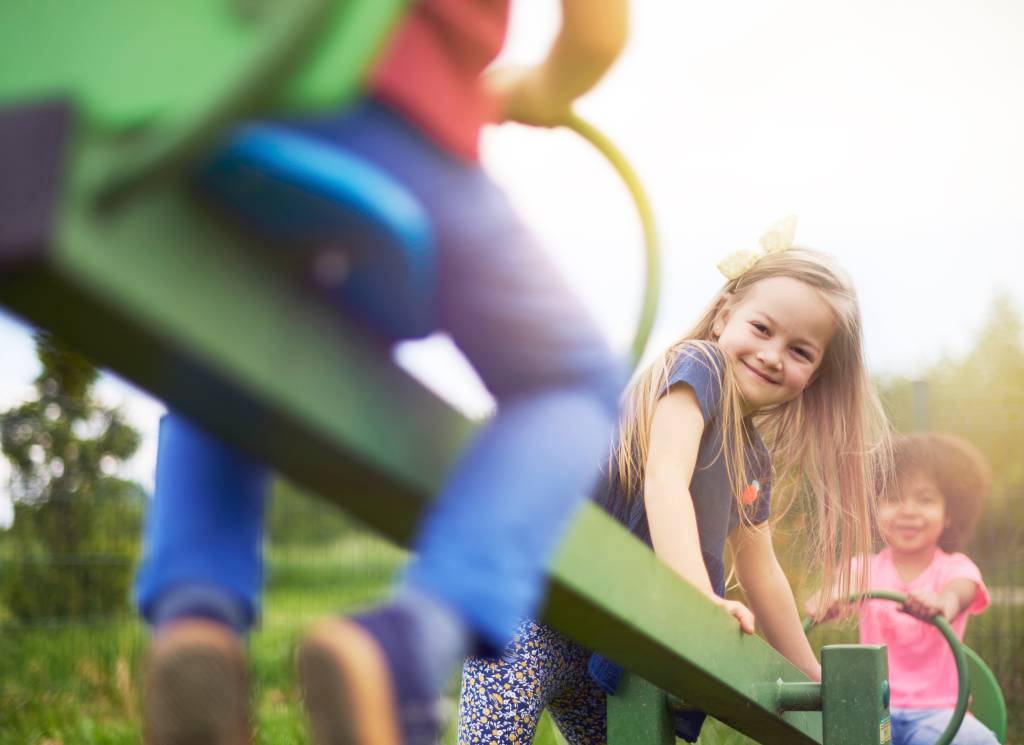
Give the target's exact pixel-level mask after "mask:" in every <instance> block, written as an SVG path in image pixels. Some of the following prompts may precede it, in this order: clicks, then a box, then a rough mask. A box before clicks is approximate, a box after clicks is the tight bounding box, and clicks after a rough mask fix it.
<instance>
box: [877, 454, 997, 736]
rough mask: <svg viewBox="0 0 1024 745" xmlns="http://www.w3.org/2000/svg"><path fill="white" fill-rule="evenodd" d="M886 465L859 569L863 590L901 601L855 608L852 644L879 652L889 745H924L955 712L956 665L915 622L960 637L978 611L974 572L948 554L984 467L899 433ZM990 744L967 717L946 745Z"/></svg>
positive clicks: (981, 492)
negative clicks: (876, 533) (876, 535)
mask: <svg viewBox="0 0 1024 745" xmlns="http://www.w3.org/2000/svg"><path fill="white" fill-rule="evenodd" d="M894 461H895V462H894V470H893V473H894V474H895V478H894V479H892V480H891V483H890V485H889V488H888V489H887V490H886V491H885V493H884V495H883V499H882V502H881V505H880V506H879V509H878V518H879V528H880V529H881V532H882V538H883V539H884V540H885V544H886V546H885V548H883V549H882V550H881V551H879V552H878V553H877V554H874V555H872V556H870V557H869V558H868V560H867V562H866V564H867V568H868V573H869V579H868V581H869V584H870V587H871V589H873V590H891V591H894V592H900V593H904V594H905V595H906V596H907V603H906V605H905V606H903V607H902V608H901V607H900V606H897V605H895V604H893V603H891V602H886V601H882V600H869V601H867V602H865V603H864V604H863V606H862V607H861V609H860V619H859V622H860V641H861V643H862V644H885V645H886V646H887V647H888V651H889V681H890V689H891V692H892V694H891V695H892V699H891V702H892V712H891V713H892V741H893V745H932V743H934V742H935V741H936V740H937V739H938V737H939V735H940V734H941V733H942V732H943V730H945V728H946V725H947V724H948V723H949V720H950V717H951V716H952V713H953V709H954V707H955V706H956V698H957V674H956V663H955V662H954V660H953V654H952V652H951V651H950V649H949V646H948V645H947V643H946V641H945V639H944V637H943V636H942V635H941V633H940V632H939V630H938V629H937V628H935V627H934V626H932V625H931V624H926V623H921V621H920V620H919V619H929V618H931V617H933V616H936V615H939V614H941V615H943V616H945V617H946V619H947V620H949V622H950V625H951V626H952V627H953V631H954V632H955V633H956V635H957V637H958V638H959V639H963V636H964V630H965V629H966V627H967V617H968V616H969V615H973V614H976V613H981V612H982V611H983V610H985V608H987V607H988V603H989V598H988V590H986V589H985V583H984V582H983V581H982V579H981V572H980V571H979V570H978V567H977V566H975V564H974V562H973V561H971V560H970V559H969V558H968V557H967V556H965V555H964V554H962V553H958V552H957V549H959V548H961V547H962V546H963V544H964V543H965V542H966V540H967V537H968V536H969V535H970V533H971V529H972V528H973V526H974V523H975V522H976V521H977V519H978V515H979V513H980V511H981V503H982V499H983V498H984V496H985V494H986V493H987V492H988V487H989V469H988V466H987V465H986V463H985V459H984V458H983V457H982V455H981V454H980V453H979V452H978V451H977V450H976V449H975V448H974V447H972V446H971V445H970V444H969V443H967V442H965V441H964V440H961V439H960V438H958V437H951V436H949V435H937V434H916V435H907V436H905V437H900V438H898V439H897V440H896V443H895V449H894ZM996 743H997V740H996V737H995V735H994V734H992V732H990V731H989V730H988V729H987V728H986V727H985V726H984V725H983V724H981V723H980V722H979V721H978V720H977V719H975V718H974V717H973V716H971V715H970V714H968V715H967V716H966V717H965V718H964V721H963V724H962V725H961V726H960V730H959V732H958V733H957V735H956V737H955V738H954V739H953V743H952V745H996Z"/></svg>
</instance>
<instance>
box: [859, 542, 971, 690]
mask: <svg viewBox="0 0 1024 745" xmlns="http://www.w3.org/2000/svg"><path fill="white" fill-rule="evenodd" d="M868 561H869V566H868V572H869V575H870V576H869V580H868V587H869V588H871V589H872V590H891V591H894V592H902V593H907V592H910V591H912V590H925V591H928V592H940V591H941V590H942V589H943V588H944V587H945V586H946V585H947V584H949V583H950V582H951V581H953V580H955V579H969V580H972V581H973V582H975V583H976V584H977V585H978V591H977V593H975V595H974V602H972V603H971V605H970V606H969V607H968V608H967V610H966V611H965V612H963V613H960V615H958V616H957V617H956V618H955V619H954V620H953V622H952V626H953V631H954V632H955V633H956V635H957V638H958V639H963V638H964V629H965V628H966V627H967V616H968V615H970V614H977V613H981V612H982V611H983V610H985V608H987V607H988V603H989V598H988V590H987V589H986V588H985V583H984V582H982V580H981V572H980V571H978V567H977V566H975V564H974V562H973V561H971V560H970V559H968V558H967V557H966V556H964V555H963V554H959V553H954V554H947V553H946V552H945V551H943V550H941V549H938V548H937V549H936V550H935V557H934V558H933V559H932V563H931V564H929V565H928V568H927V569H925V570H924V571H923V572H922V573H921V575H920V576H919V577H917V578H915V579H913V580H911V581H910V582H904V581H903V580H902V579H900V576H899V573H898V572H897V571H896V566H895V565H894V564H893V561H892V553H891V551H890V550H889V549H888V548H886V549H883V550H882V551H880V552H879V553H877V554H874V555H873V556H871V557H870V558H869V559H868ZM860 641H861V644H885V645H887V646H888V648H889V685H890V690H891V691H892V698H891V706H892V708H894V709H895V708H902V709H952V708H953V707H954V706H955V705H956V694H957V677H956V663H955V662H954V661H953V653H952V652H951V651H950V649H949V645H948V644H947V643H946V640H945V638H944V637H943V636H942V634H941V633H940V632H939V630H938V629H936V628H935V627H934V626H932V625H931V624H929V623H925V622H923V621H920V620H919V619H917V618H914V617H913V616H909V615H907V614H906V613H901V612H900V609H899V606H898V605H897V604H896V603H893V602H892V601H889V600H869V601H867V602H866V603H865V604H864V607H863V608H862V610H861V612H860Z"/></svg>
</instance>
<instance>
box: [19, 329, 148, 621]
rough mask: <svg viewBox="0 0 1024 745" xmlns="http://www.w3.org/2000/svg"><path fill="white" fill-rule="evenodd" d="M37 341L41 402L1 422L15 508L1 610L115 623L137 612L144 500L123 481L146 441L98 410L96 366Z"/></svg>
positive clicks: (54, 342) (110, 411) (48, 338)
mask: <svg viewBox="0 0 1024 745" xmlns="http://www.w3.org/2000/svg"><path fill="white" fill-rule="evenodd" d="M35 340H36V354H37V356H38V357H39V361H40V362H41V363H42V372H41V373H40V374H39V377H38V378H37V379H36V380H35V388H36V394H37V395H36V398H35V399H34V400H32V401H28V402H26V403H23V404H21V405H19V406H16V407H14V408H12V409H11V410H9V411H7V412H5V413H3V414H0V446H2V449H3V453H4V455H5V456H6V457H7V458H8V460H9V461H10V463H11V466H12V475H11V483H10V487H11V494H12V497H13V499H14V525H13V526H12V527H11V528H10V530H9V531H8V535H7V536H6V537H5V542H6V543H7V545H8V547H9V554H10V556H11V559H10V560H9V562H8V564H7V566H6V567H5V569H4V571H3V572H2V576H0V582H2V584H0V601H2V602H3V604H4V605H5V606H6V608H7V611H8V612H9V613H10V614H11V615H13V616H14V617H15V618H18V619H20V620H38V619H41V618H69V617H83V616H96V615H107V614H110V613H116V612H118V611H122V610H125V609H126V608H127V606H128V583H129V578H130V574H131V568H132V564H133V563H134V558H135V555H136V554H137V546H138V535H139V529H140V515H141V510H142V503H143V496H144V495H143V492H142V489H141V487H139V485H138V484H135V483H133V482H130V481H125V480H123V479H120V478H117V476H116V475H115V474H116V472H117V468H118V465H119V464H120V463H121V462H122V461H124V460H125V459H127V458H129V457H130V456H131V455H132V454H133V453H134V452H135V451H136V449H137V448H138V446H139V434H138V432H137V431H136V430H135V429H133V428H132V427H131V426H130V425H129V424H127V422H126V421H125V420H124V417H123V415H122V414H121V413H120V412H119V411H118V410H116V409H114V408H110V407H107V406H104V405H103V404H101V403H100V402H99V401H97V400H96V398H95V397H94V394H93V387H94V385H95V382H96V379H97V376H98V372H97V370H96V367H95V366H94V365H93V364H92V363H91V362H89V361H88V360H87V359H85V358H84V357H82V356H80V355H78V354H76V353H74V352H72V351H71V350H69V349H68V348H67V347H65V346H64V344H63V343H61V342H60V340H58V339H57V338H56V337H54V336H53V335H51V334H49V333H47V332H40V333H38V334H36V337H35Z"/></svg>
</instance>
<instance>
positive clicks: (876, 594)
mask: <svg viewBox="0 0 1024 745" xmlns="http://www.w3.org/2000/svg"><path fill="white" fill-rule="evenodd" d="M861 600H891V601H892V602H894V603H899V604H900V605H905V604H906V602H907V596H906V595H904V594H902V593H899V592H890V591H888V590H867V591H865V592H863V593H856V592H855V593H852V594H851V595H850V598H849V602H851V603H856V602H859V601H861ZM930 623H931V624H932V625H933V626H935V628H937V629H938V630H939V633H941V634H942V636H943V637H945V639H946V643H947V644H949V649H950V651H952V652H953V660H954V661H955V662H956V677H957V683H958V685H959V689H958V691H957V697H956V707H955V708H954V709H953V716H952V718H951V719H950V720H949V724H947V725H946V729H945V730H943V732H942V734H941V735H939V739H938V740H936V741H935V745H949V744H950V743H951V742H953V738H954V737H956V733H957V731H958V730H959V729H960V724H961V723H962V722H963V720H964V715H966V714H967V704H968V702H969V700H970V695H971V681H970V674H969V673H968V669H967V655H966V654H965V653H964V650H963V647H962V646H961V645H960V640H959V639H957V638H956V634H955V633H953V627H952V626H950V625H949V621H947V620H946V619H945V618H944V617H943V616H934V617H933V618H931V620H930ZM814 626H815V622H814V619H813V618H810V617H808V618H806V619H805V620H804V632H805V633H806V632H808V631H810V630H811V629H812V628H814Z"/></svg>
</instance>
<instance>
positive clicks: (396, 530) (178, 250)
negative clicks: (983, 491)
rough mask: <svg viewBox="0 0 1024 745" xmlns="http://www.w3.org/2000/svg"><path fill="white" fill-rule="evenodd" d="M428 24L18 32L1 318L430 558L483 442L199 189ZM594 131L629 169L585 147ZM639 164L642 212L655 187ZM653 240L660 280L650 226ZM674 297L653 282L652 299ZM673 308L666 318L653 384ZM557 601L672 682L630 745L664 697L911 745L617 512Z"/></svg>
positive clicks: (293, 20)
mask: <svg viewBox="0 0 1024 745" xmlns="http://www.w3.org/2000/svg"><path fill="white" fill-rule="evenodd" d="M403 5H404V3H402V2H400V1H399V0H387V2H385V1H384V0H347V2H331V1H330V0H295V2H292V3H287V4H281V3H275V2H270V0H230V1H229V0H223V2H211V0H182V2H180V3H176V4H174V5H173V6H171V5H160V4H151V3H150V4H139V3H135V2H132V1H131V0H111V2H108V3H105V4H104V5H103V7H102V8H101V9H97V8H95V7H91V6H89V7H87V6H86V5H84V4H83V5H75V4H71V5H68V4H66V3H63V2H60V0H39V1H38V2H35V3H31V4H27V5H26V4H17V7H14V5H9V6H5V7H4V8H3V9H2V10H0V70H3V71H4V72H3V74H2V76H0V162H3V163H4V164H5V168H4V170H3V172H2V173H0V302H2V303H3V304H4V305H5V306H7V307H8V308H10V309H11V310H13V311H14V312H16V313H18V314H20V315H22V316H23V317H25V318H27V319H29V320H30V321H32V322H33V323H35V324H38V325H41V326H46V327H49V328H51V329H53V330H54V331H55V332H56V333H58V334H60V335H61V336H62V337H64V338H65V339H67V340H68V341H69V342H70V343H72V344H74V345H76V346H77V347H78V348H80V349H81V350H83V351H84V352H86V353H88V354H89V355H91V356H92V357H93V358H94V359H96V360H97V361H98V362H100V363H102V364H104V365H108V366H110V367H111V368H113V369H115V370H117V371H118V372H119V373H120V374H122V375H124V376H125V377H127V378H128V379H130V380H132V381H134V382H135V383H137V384H139V385H140V386H142V387H144V388H146V389H148V390H150V391H152V392H153V393H154V394H156V395H158V396H160V397H161V398H163V399H164V400H165V401H167V402H168V403H169V404H170V405H171V406H172V407H173V408H175V409H176V410H178V411H181V412H182V413H184V414H185V415H186V416H188V417H190V418H192V419H193V420H194V421H197V422H201V423H202V424H203V426H204V427H205V428H206V429H207V430H208V431H209V432H211V433H212V434H214V435H216V436H218V437H220V438H222V439H223V440H224V441H226V442H228V443H230V444H231V445H233V446H235V447H237V448H239V449H241V450H243V451H246V452H248V453H249V454H251V455H252V456H254V457H256V458H259V459H261V460H263V461H265V462H267V463H270V464H272V465H273V466H274V467H276V468H277V469H279V470H280V471H281V472H283V473H284V474H286V475H287V476H289V477H290V478H291V479H292V480H294V481H295V482H296V483H298V484H301V485H302V486H304V487H306V488H308V489H311V490H313V491H316V492H318V493H320V494H321V495H323V496H324V497H325V498H327V499H330V500H331V501H333V502H335V503H336V504H338V505H340V506H342V507H344V508H345V509H346V510H348V511H349V512H351V513H352V514H354V515H355V516H357V517H358V518H360V519H361V520H363V521H365V522H366V523H368V524H369V525H371V526H373V527H375V528H377V529H378V530H380V531H381V532H382V533H383V534H385V535H386V536H388V537H390V538H392V539H394V540H397V541H399V542H403V543H406V542H408V540H409V538H410V536H411V534H412V531H413V528H414V526H415V525H416V523H417V521H418V519H419V516H420V512H421V510H422V509H423V508H424V506H426V505H427V504H428V503H429V500H430V497H431V495H432V494H434V493H436V491H437V489H438V488H439V486H440V484H441V482H442V479H443V477H444V474H445V473H446V472H447V470H448V468H449V465H450V463H451V462H452V461H453V460H454V459H455V457H456V456H457V455H458V453H459V452H460V451H461V450H462V446H463V444H464V443H465V441H466V439H467V438H468V436H469V434H470V431H471V426H470V424H469V423H468V422H467V421H466V420H465V419H463V418H462V417H461V416H459V415H458V414H457V413H455V412H454V411H453V410H452V409H450V408H449V407H448V406H446V405H445V404H444V403H442V402H441V401H440V400H439V399H437V398H436V397H435V396H433V395H432V394H431V393H429V392H428V391H427V390H426V389H425V388H423V386H421V385H419V384H418V383H416V382H415V381H413V380H412V379H411V378H410V377H409V376H407V375H406V374H405V373H403V372H402V371H401V370H399V369H398V368H397V367H395V366H394V364H393V363H392V362H391V360H390V358H389V355H388V352H387V350H386V349H385V348H383V347H382V345H381V344H380V343H379V340H378V339H377V338H375V337H373V336H371V335H370V334H367V333H366V331H365V329H363V328H362V327H360V326H358V325H357V324H356V323H354V322H353V320H352V319H350V318H348V317H346V316H340V315H339V314H338V313H337V312H336V309H335V308H333V307H332V305H331V304H330V303H328V302H324V300H323V298H322V297H319V296H317V295H315V294H313V293H310V292H308V291H307V288H305V287H304V286H303V284H302V283H301V282H296V281H295V279H294V277H293V276H291V275H290V274H289V273H287V272H283V271H281V268H282V267H281V264H280V262H276V261H274V260H273V259H271V258H266V260H263V259H260V260H257V259H256V257H254V253H255V251H256V244H257V243H259V241H257V240H255V239H254V238H252V237H251V236H250V235H248V234H246V233H244V232H242V231H238V230H235V229H232V227H231V226H229V225H227V224H226V223H225V222H224V221H223V220H222V219H221V218H219V217H218V216H217V215H214V214H213V213H212V211H211V210H209V209H208V208H206V206H205V205H204V203H203V202H202V200H200V199H197V198H196V194H195V188H194V181H195V174H196V173H197V172H198V171H199V170H201V169H202V168H203V167H204V166H206V167H210V164H211V157H213V158H215V157H216V153H218V152H220V153H221V154H223V153H224V152H225V151H223V150H220V151H218V149H217V148H216V147H215V145H216V144H217V143H219V142H220V141H222V139H223V138H224V137H225V136H226V135H228V134H229V133H230V132H237V131H238V130H234V129H232V128H231V125H233V124H235V123H237V122H239V121H241V120H243V119H247V118H252V117H254V116H256V115H260V114H266V113H286V112H288V113H295V112H309V111H316V110H323V109H325V108H338V107H340V106H341V105H342V104H343V103H344V102H345V101H347V100H352V99H353V98H354V97H355V96H357V95H358V92H359V82H360V81H361V80H362V76H363V73H364V72H365V70H366V69H367V66H368V65H369V64H370V62H371V61H372V58H373V54H374V51H375V50H376V48H377V47H378V46H379V44H380V42H381V40H382V39H384V38H385V37H386V35H387V33H388V30H389V29H390V28H391V26H392V24H393V22H394V20H395V18H396V17H397V16H398V14H399V13H400V11H401V8H402V7H403ZM569 124H570V125H571V126H573V127H574V128H575V129H577V131H580V132H581V133H584V134H586V135H587V136H589V137H590V139H591V140H592V141H593V142H595V144H597V145H598V147H599V148H600V149H602V151H603V152H605V153H610V152H611V151H610V149H609V148H610V143H608V142H607V141H606V140H604V139H603V138H601V137H600V136H599V135H598V134H597V133H596V132H595V131H594V130H592V129H591V128H589V127H588V126H587V125H586V124H585V123H583V122H581V121H579V120H575V119H574V120H573V121H571V122H569ZM248 152H249V153H250V154H249V155H247V156H246V158H248V157H255V156H253V153H255V154H256V155H259V153H261V152H263V153H264V154H265V151H262V150H261V149H260V148H256V149H255V150H254V151H253V150H250V151H248ZM613 162H615V165H616V166H617V168H618V169H619V172H620V173H622V174H623V175H624V176H625V177H626V178H627V182H628V183H629V185H630V188H631V190H632V192H633V194H634V196H635V195H636V194H637V193H638V191H637V190H638V188H639V185H638V183H637V182H636V180H635V178H634V177H632V175H631V172H629V171H628V168H627V167H626V166H625V163H624V161H622V160H621V158H618V157H617V156H613ZM357 170H358V169H357ZM304 174H305V175H308V171H305V172H304ZM334 185H335V186H337V184H334ZM377 206H379V205H377ZM372 209H374V207H372V206H371V207H369V208H367V209H359V210H357V211H358V212H359V213H360V214H366V213H367V212H368V211H369V210H372ZM641 214H642V221H643V223H644V228H645V234H646V236H647V238H648V251H649V254H650V252H651V251H652V245H653V244H652V243H651V240H650V239H651V237H652V236H653V222H652V221H651V218H650V213H649V210H647V209H646V206H645V205H643V204H641ZM381 219H382V220H383V223H380V224H383V225H384V226H385V227H384V229H385V230H387V231H391V232H390V235H391V236H392V237H394V236H396V235H398V236H400V238H399V240H397V242H396V246H397V247H396V248H395V252H397V253H395V252H393V253H392V256H399V257H401V253H400V252H401V251H404V250H406V249H407V248H408V245H409V244H408V241H407V240H406V238H407V236H406V237H405V238H403V237H401V236H402V235H403V233H402V232H401V231H397V230H395V229H394V226H395V223H394V222H393V221H392V218H391V217H388V216H384V217H383V218H381ZM371 222H372V220H371ZM406 258H408V257H406ZM656 274H657V262H656V261H654V260H651V261H649V263H648V282H649V286H652V287H653V286H654V283H653V282H652V280H656ZM407 276H414V273H413V274H407ZM346 302H347V301H346ZM654 308H655V302H654V300H653V295H652V294H651V293H648V295H647V297H646V299H645V304H644V311H643V313H642V316H641V324H640V329H639V330H638V334H637V338H636V340H635V341H634V344H633V355H634V358H636V357H638V356H639V354H640V352H641V351H642V349H643V346H644V343H645V341H646V335H647V333H648V332H649V330H650V325H651V322H652V321H653V314H654ZM367 494H372V495H373V498H372V499H371V498H367V496H366V495H367ZM595 546H600V547H601V550H600V551H595V550H594V547H595ZM636 577H643V578H644V580H643V582H642V583H639V582H636V581H635V579H634V580H633V581H630V579H629V578H636ZM550 578H551V586H550V587H551V589H550V595H549V600H548V604H547V607H546V609H545V613H544V618H545V620H547V621H548V622H550V623H552V624H553V625H555V626H556V627H558V628H560V629H562V630H564V631H566V632H567V633H569V634H570V635H571V636H573V637H574V638H575V639H577V640H578V641H579V642H581V643H582V644H584V645H587V646H588V647H591V648H593V649H595V650H597V651H600V652H601V653H602V654H604V655H606V656H608V657H609V658H611V659H613V660H616V661H619V662H621V663H622V664H624V665H625V666H626V667H627V668H628V669H629V670H631V671H633V673H635V674H636V675H638V676H642V678H643V679H644V680H645V681H649V683H645V682H643V681H641V680H640V679H639V678H633V679H631V681H630V683H629V687H628V688H627V689H626V690H625V691H624V693H623V695H621V696H616V697H613V699H612V701H611V703H610V705H609V706H610V717H609V731H610V737H611V739H612V742H613V743H615V745H618V743H619V742H620V741H621V742H622V743H626V742H627V741H629V742H634V741H636V742H640V741H641V740H642V741H644V742H651V740H652V738H653V737H657V738H659V741H662V740H663V739H664V737H665V729H664V727H663V726H662V724H663V721H664V712H665V707H664V705H663V704H664V700H665V699H664V694H662V693H661V691H664V692H666V693H667V694H670V695H672V696H674V697H676V698H678V699H680V700H683V701H686V702H689V703H691V704H693V705H695V706H699V707H700V708H701V709H703V710H705V711H707V712H708V713H709V714H711V715H713V716H715V717H717V718H718V719H720V720H722V721H723V722H725V723H726V724H729V725H730V726H732V727H734V728H735V729H737V730H739V731H741V732H743V733H746V734H748V735H750V736H752V737H754V738H756V739H757V740H758V741H760V742H762V743H767V744H774V743H778V744H780V745H781V744H782V743H786V744H787V745H789V744H791V743H797V744H799V743H820V742H825V743H828V744H829V745H846V744H847V743H849V744H850V745H853V744H854V743H856V745H868V744H869V743H878V744H880V745H882V744H884V743H886V742H888V737H887V725H888V717H887V696H886V684H885V674H886V668H885V658H884V654H883V652H882V650H881V649H880V648H877V647H875V648H870V647H869V648H864V647H838V648H835V649H829V650H826V651H825V652H824V653H823V657H824V659H825V668H826V680H825V682H824V683H823V684H822V685H820V686H819V685H818V684H813V683H809V682H808V681H807V680H806V678H805V677H804V676H803V675H802V674H801V673H800V672H799V671H798V670H796V669H795V668H794V667H793V666H792V665H791V664H789V663H788V662H787V661H786V660H785V659H783V658H782V657H781V656H780V655H778V654H777V653H775V652H774V650H772V649H770V648H769V647H768V645H767V644H765V643H764V642H763V641H761V640H760V639H758V638H756V637H747V636H744V635H742V634H741V633H740V632H739V631H738V630H737V629H736V628H735V625H734V624H733V623H731V622H730V621H729V619H728V617H727V616H726V614H725V613H724V612H723V611H721V610H720V609H718V608H716V607H715V606H714V605H713V604H712V603H710V602H709V601H708V600H707V599H706V598H704V597H703V596H702V594H701V593H700V592H699V591H698V590H696V589H695V588H693V587H691V586H689V585H686V584H685V583H682V582H681V581H680V580H679V579H678V578H677V577H676V576H675V575H674V574H673V573H672V572H671V571H670V570H669V569H668V568H667V567H665V566H664V565H662V564H661V563H660V562H659V561H658V560H657V559H656V558H655V557H654V556H653V554H652V553H651V552H650V551H649V550H648V549H647V548H646V547H644V546H643V545H642V544H641V543H640V542H639V541H637V540H636V539H635V538H634V537H632V536H631V535H629V534H628V533H627V532H626V531H625V530H624V529H623V528H621V526H619V525H618V524H616V523H615V522H614V521H613V520H612V519H611V518H609V517H608V516H607V515H605V514H604V513H602V512H601V511H600V510H599V509H598V508H596V507H594V506H592V505H588V506H587V508H586V509H584V510H583V511H582V512H581V514H580V516H579V518H578V520H577V522H576V523H575V524H574V526H573V527H572V529H571V530H570V532H569V535H568V536H567V537H566V539H565V542H564V543H563V545H562V547H561V549H560V550H559V552H558V554H557V556H556V557H555V559H554V561H553V563H552V566H551V568H550ZM847 659H849V660H850V661H849V662H848V661H846V660H847ZM654 686H657V689H655V688H654ZM631 691H633V692H636V693H637V696H634V695H632V694H631ZM651 697H654V698H658V700H659V701H660V702H661V705H659V706H655V707H651V706H650V705H649V701H650V699H651ZM659 697H660V698H659ZM818 709H821V710H822V711H823V714H821V715H819V714H817V713H816V711H817V710H818ZM623 711H625V712H626V714H625V718H623V716H621V714H622V712H623Z"/></svg>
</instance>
